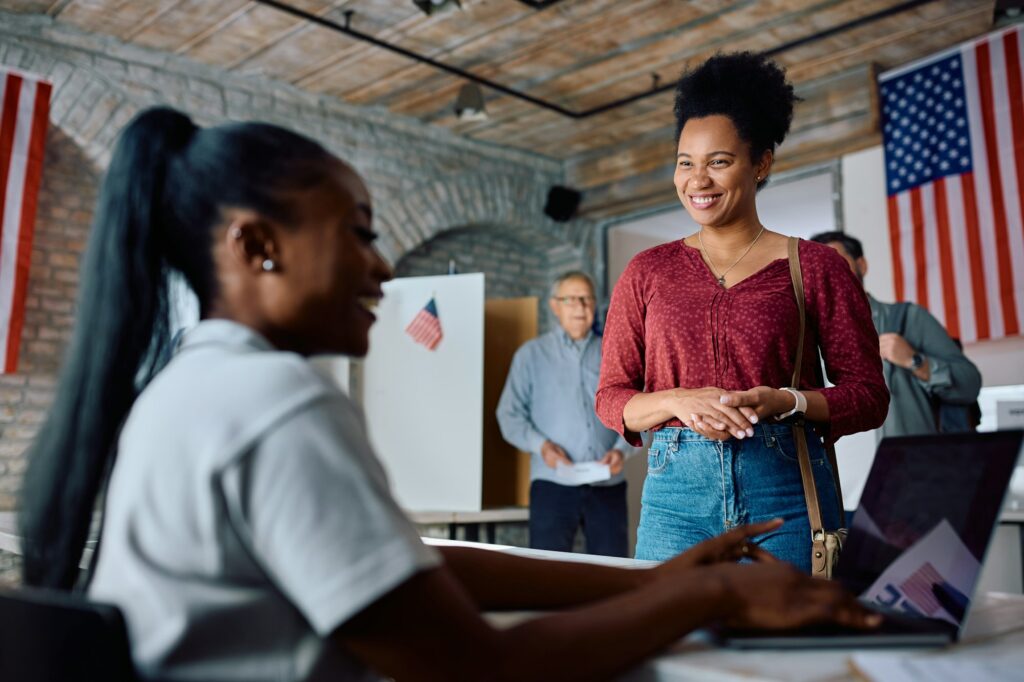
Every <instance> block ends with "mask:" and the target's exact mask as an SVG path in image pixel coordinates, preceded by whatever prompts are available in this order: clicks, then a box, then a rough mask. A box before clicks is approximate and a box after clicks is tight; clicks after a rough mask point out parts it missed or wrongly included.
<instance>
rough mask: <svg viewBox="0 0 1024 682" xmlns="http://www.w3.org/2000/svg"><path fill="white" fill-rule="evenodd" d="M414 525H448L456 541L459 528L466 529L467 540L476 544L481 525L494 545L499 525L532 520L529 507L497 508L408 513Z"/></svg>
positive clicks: (449, 537) (452, 537)
mask: <svg viewBox="0 0 1024 682" xmlns="http://www.w3.org/2000/svg"><path fill="white" fill-rule="evenodd" d="M405 515H406V516H408V517H409V520H410V521H412V522H413V523H418V524H424V525H433V524H437V525H441V524H447V525H448V539H449V540H454V539H455V535H456V530H457V529H458V527H459V526H463V527H464V528H465V529H466V539H467V540H469V541H470V542H476V541H477V540H479V539H480V524H483V525H484V532H485V533H486V538H487V542H488V543H490V544H492V545H493V544H494V536H495V533H496V530H497V524H499V523H526V522H527V521H529V520H530V510H529V508H527V507H497V508H494V509H483V510H481V511H407V512H406V513H405Z"/></svg>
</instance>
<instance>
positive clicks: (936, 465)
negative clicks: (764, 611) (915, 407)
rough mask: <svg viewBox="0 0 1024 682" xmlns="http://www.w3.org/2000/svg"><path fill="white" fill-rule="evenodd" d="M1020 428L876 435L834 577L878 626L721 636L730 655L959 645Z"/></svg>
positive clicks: (1022, 441)
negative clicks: (877, 617)
mask: <svg viewBox="0 0 1024 682" xmlns="http://www.w3.org/2000/svg"><path fill="white" fill-rule="evenodd" d="M1022 445H1024V431H1019V430H1018V431H997V432H993V433H963V434H949V433H944V434H937V435H931V436H905V437H901V438H886V439H885V440H883V441H882V442H881V444H880V445H879V446H878V452H877V454H876V455H875V460H874V463H873V464H872V466H871V472H870V473H869V474H868V480H867V483H866V484H865V486H864V492H863V493H862V495H861V499H860V506H859V507H858V508H857V511H856V512H855V513H854V515H853V519H852V524H851V526H850V534H849V537H847V540H846V543H845V545H844V546H843V551H842V553H841V554H840V556H839V563H838V565H837V566H836V576H835V579H836V580H839V581H840V582H841V583H842V584H843V585H844V586H845V587H846V588H847V589H849V590H850V591H851V592H853V593H854V594H857V595H859V597H860V600H861V602H862V603H864V604H865V605H866V606H868V607H869V608H871V609H872V610H874V611H878V612H880V613H882V614H883V616H884V617H885V618H884V621H883V624H882V626H881V627H880V628H878V629H876V630H870V631H859V630H854V629H851V628H844V627H841V626H813V627H809V628H801V629H797V630H788V631H766V630H742V631H741V630H722V631H719V632H717V633H716V639H717V640H718V642H719V643H720V644H723V645H725V646H729V647H733V648H743V649H752V648H757V649H762V648H772V649H780V648H783V649H785V648H790V649H791V648H834V647H846V646H855V647H870V646H941V645H944V644H949V643H951V642H954V641H956V640H957V639H959V637H960V635H961V633H962V632H963V626H964V623H965V621H966V619H967V614H968V612H969V611H970V607H971V599H972V595H973V594H974V590H975V588H976V587H977V584H978V578H979V576H980V575H981V567H982V565H983V564H984V560H985V554H986V552H987V551H988V548H989V545H990V544H991V541H992V537H993V536H994V534H995V529H996V525H997V524H998V521H999V515H1000V512H1001V510H1002V508H1003V501H1004V498H1005V497H1006V491H1007V488H1008V487H1009V483H1010V478H1011V476H1012V474H1013V470H1014V468H1015V467H1016V465H1017V462H1018V459H1019V458H1020V456H1021V451H1022Z"/></svg>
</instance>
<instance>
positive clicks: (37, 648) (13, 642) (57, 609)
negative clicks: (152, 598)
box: [0, 589, 137, 682]
mask: <svg viewBox="0 0 1024 682" xmlns="http://www.w3.org/2000/svg"><path fill="white" fill-rule="evenodd" d="M136 679H137V678H136V676H135V671H134V669H133V667H132V661H131V653H130V651H129V648H128V631H127V630H126V628H125V624H124V618H123V617H122V616H121V612H120V611H119V610H118V609H117V608H116V607H114V606H110V605H108V604H96V603H93V602H90V601H88V600H87V599H85V597H84V596H82V595H80V594H71V593H68V592H57V591H52V590H38V589H18V590H0V680H4V681H5V682H6V681H7V680H10V681H11V682H56V681H57V680H59V681H60V682H94V681H99V680H102V681H103V682H134V681H135V680H136Z"/></svg>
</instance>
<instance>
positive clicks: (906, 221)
mask: <svg viewBox="0 0 1024 682" xmlns="http://www.w3.org/2000/svg"><path fill="white" fill-rule="evenodd" d="M1022 53H1024V40H1022V29H1021V27H1020V26H1015V27H1013V28H1009V29H1006V30H1003V31H998V32H996V33H992V34H989V35H987V36H985V37H983V38H980V39H978V40H974V41H971V42H969V43H964V44H962V45H960V46H958V47H955V48H952V49H950V50H947V51H945V52H942V53H940V54H937V55H934V56H932V57H929V58H927V59H924V60H921V61H918V62H915V63H913V64H910V65H908V66H904V67H901V68H899V69H895V70H893V71H889V72H886V73H884V74H882V75H881V76H880V77H879V89H880V96H881V101H882V125H883V136H884V140H885V164H886V169H885V170H886V191H887V193H888V195H889V197H888V213H889V232H890V238H891V244H892V253H893V275H894V278H895V287H896V299H897V300H900V301H914V302H916V303H918V304H920V305H922V306H924V307H926V308H928V310H929V311H931V313H932V314H933V315H935V316H936V317H937V318H938V319H939V320H940V321H941V322H943V324H945V326H946V328H947V329H948V330H949V334H950V336H952V337H954V338H959V339H960V340H961V341H963V342H964V343H970V342H972V341H980V340H984V339H997V338H1001V337H1004V336H1014V335H1018V334H1021V333H1022V331H1021V330H1022V324H1024V215H1022V202H1024V94H1022V92H1024V86H1022V81H1021V73H1022V71H1024V61H1022Z"/></svg>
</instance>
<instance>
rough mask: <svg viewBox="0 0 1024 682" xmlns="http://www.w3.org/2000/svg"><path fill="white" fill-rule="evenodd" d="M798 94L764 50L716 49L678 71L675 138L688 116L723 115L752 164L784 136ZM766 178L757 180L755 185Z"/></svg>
mask: <svg viewBox="0 0 1024 682" xmlns="http://www.w3.org/2000/svg"><path fill="white" fill-rule="evenodd" d="M799 99H800V98H798V97H797V96H796V94H795V93H794V92H793V86H792V85H791V84H790V83H789V82H788V81H787V80H786V73H785V71H783V69H782V68H781V67H780V66H779V65H778V64H776V63H775V62H773V61H772V60H771V59H769V58H768V57H767V56H766V55H763V54H760V53H756V52H734V53H730V54H717V55H715V56H714V57H711V58H710V59H708V60H707V61H706V62H704V63H703V64H701V65H700V66H698V67H696V68H694V69H691V70H689V71H686V72H685V73H683V76H682V78H681V79H680V80H679V84H678V85H677V86H676V102H675V113H676V139H677V140H678V139H679V135H680V134H681V133H682V132H683V126H685V125H686V122H687V121H689V120H690V119H691V118H703V117H705V116H714V115H718V114H721V115H723V116H728V117H729V119H730V120H731V121H732V122H733V125H735V126H736V131H737V132H738V133H739V136H740V138H741V139H742V140H743V141H745V142H746V143H747V144H749V145H750V159H751V161H753V162H754V163H757V162H758V161H760V159H761V156H762V155H763V154H764V152H765V151H769V150H770V151H772V152H773V153H774V152H775V148H776V147H777V146H778V145H780V144H782V141H783V140H784V139H785V138H786V133H788V132H789V125H790V123H792V121H793V105H794V104H795V103H796V102H797V101H799ZM766 182H767V180H762V181H761V182H759V183H758V185H757V186H758V189H760V188H761V187H763V186H764V185H765V183H766Z"/></svg>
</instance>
